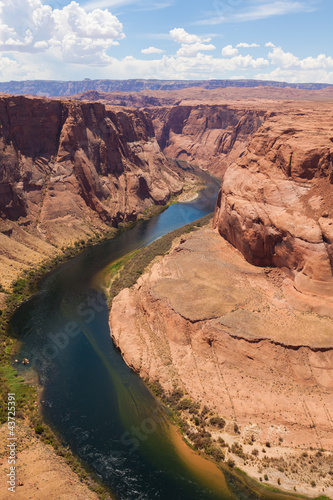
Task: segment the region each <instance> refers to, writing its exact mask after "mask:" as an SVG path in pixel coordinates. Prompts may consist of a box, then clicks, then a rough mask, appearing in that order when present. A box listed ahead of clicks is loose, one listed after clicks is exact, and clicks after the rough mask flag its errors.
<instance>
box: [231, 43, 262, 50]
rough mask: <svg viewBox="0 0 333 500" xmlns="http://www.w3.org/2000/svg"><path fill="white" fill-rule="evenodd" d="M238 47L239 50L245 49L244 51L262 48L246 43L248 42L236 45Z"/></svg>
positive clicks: (255, 44)
mask: <svg viewBox="0 0 333 500" xmlns="http://www.w3.org/2000/svg"><path fill="white" fill-rule="evenodd" d="M236 47H239V48H244V49H250V48H252V47H260V45H258V44H257V43H246V42H241V43H238V44H237V45H236Z"/></svg>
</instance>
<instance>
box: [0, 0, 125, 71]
mask: <svg viewBox="0 0 333 500" xmlns="http://www.w3.org/2000/svg"><path fill="white" fill-rule="evenodd" d="M0 9H1V10H0V19H1V25H0V50H1V51H7V52H8V51H14V52H28V53H29V52H30V53H34V52H39V51H45V50H47V49H49V50H50V54H53V56H54V57H58V58H59V59H60V60H62V59H63V60H68V61H71V62H73V63H77V62H79V61H85V62H86V63H88V62H90V63H91V64H99V63H102V62H103V61H105V60H106V58H107V56H106V50H107V49H108V48H109V47H111V45H116V44H118V40H121V39H122V38H124V36H125V35H124V33H123V31H122V24H121V23H120V21H119V20H118V19H117V17H115V16H113V15H112V14H111V13H110V12H109V11H108V10H104V11H102V10H100V9H95V10H93V11H92V12H89V13H88V12H86V11H85V10H84V9H83V8H82V7H80V6H79V4H78V3H76V2H74V1H72V2H71V3H70V4H69V5H67V6H65V7H63V8H62V9H52V8H51V7H50V6H49V5H43V4H42V2H41V0H2V2H0Z"/></svg>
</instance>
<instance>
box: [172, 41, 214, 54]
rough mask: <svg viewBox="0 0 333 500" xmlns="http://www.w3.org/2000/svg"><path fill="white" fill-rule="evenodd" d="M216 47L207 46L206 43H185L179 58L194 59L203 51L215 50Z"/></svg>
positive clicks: (180, 50)
mask: <svg viewBox="0 0 333 500" xmlns="http://www.w3.org/2000/svg"><path fill="white" fill-rule="evenodd" d="M215 49H216V47H215V45H212V44H211V43H210V44H209V45H206V44H204V43H200V42H196V43H189V44H187V43H185V44H183V45H182V46H181V48H180V49H179V50H178V51H177V56H179V57H194V56H196V55H197V54H198V52H200V51H201V50H215Z"/></svg>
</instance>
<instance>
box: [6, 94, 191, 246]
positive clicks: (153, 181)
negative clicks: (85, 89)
mask: <svg viewBox="0 0 333 500" xmlns="http://www.w3.org/2000/svg"><path fill="white" fill-rule="evenodd" d="M181 189H182V181H181V178H180V177H179V176H178V174H176V173H175V172H174V171H172V170H171V169H170V165H169V163H168V162H167V160H166V159H165V157H164V155H163V154H162V153H161V151H160V148H159V146H158V144H157V142H156V140H155V138H154V130H153V126H152V123H151V120H150V118H149V117H148V116H147V115H146V114H145V113H144V112H142V111H139V110H129V109H123V108H119V107H118V108H115V109H113V108H111V107H106V106H104V105H103V104H100V103H97V102H95V103H87V102H84V103H81V102H80V103H79V102H73V101H70V100H50V99H41V98H27V97H21V96H10V97H2V98H0V215H1V216H2V217H3V218H7V219H11V220H18V219H20V218H22V217H23V218H26V219H27V224H29V223H30V224H32V225H35V226H36V227H37V228H38V230H39V232H42V233H45V232H46V233H47V236H48V237H49V238H50V239H51V240H53V241H54V242H55V243H56V242H57V241H58V239H61V237H60V233H62V227H63V225H64V224H65V223H66V224H68V223H69V222H70V223H71V224H73V225H76V226H81V229H82V230H83V231H85V230H86V229H87V227H86V226H89V225H90V224H91V223H93V224H95V225H96V226H100V224H101V223H106V224H108V225H116V224H117V222H119V221H122V220H125V221H126V220H133V219H135V218H136V216H137V214H138V212H140V211H143V210H144V209H146V208H147V207H148V206H150V205H152V204H153V203H156V204H164V203H165V202H166V201H167V200H168V198H169V196H170V194H171V193H177V192H179V191H181ZM83 221H85V223H86V224H84V222H83ZM58 236H59V237H58Z"/></svg>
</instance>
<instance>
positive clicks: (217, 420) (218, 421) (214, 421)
mask: <svg viewBox="0 0 333 500" xmlns="http://www.w3.org/2000/svg"><path fill="white" fill-rule="evenodd" d="M209 423H210V424H211V425H213V426H214V427H218V428H219V429H223V428H224V426H225V420H224V419H223V418H221V417H212V418H211V419H210V420H209Z"/></svg>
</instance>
